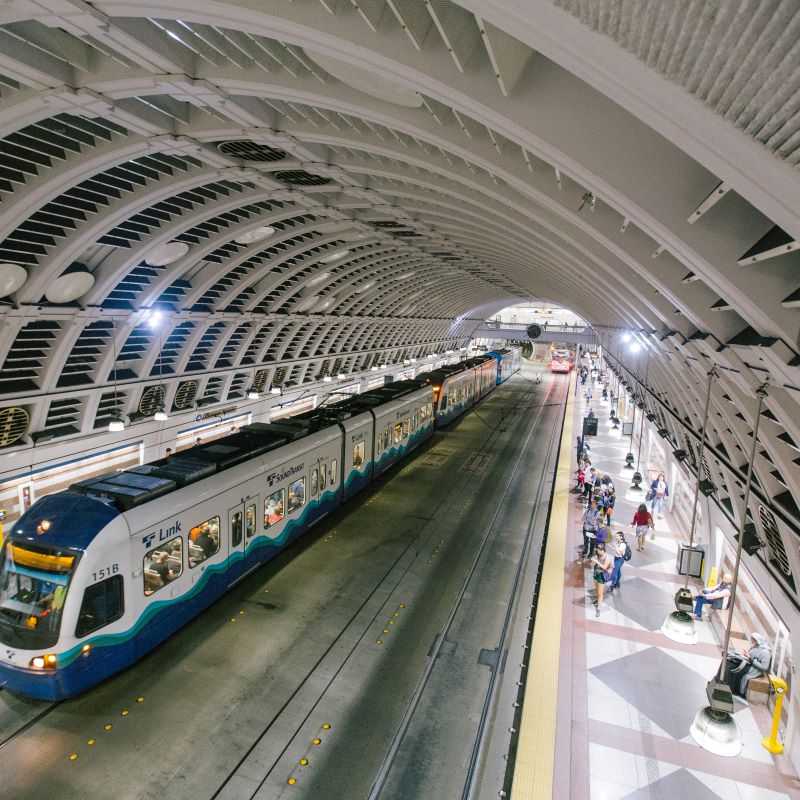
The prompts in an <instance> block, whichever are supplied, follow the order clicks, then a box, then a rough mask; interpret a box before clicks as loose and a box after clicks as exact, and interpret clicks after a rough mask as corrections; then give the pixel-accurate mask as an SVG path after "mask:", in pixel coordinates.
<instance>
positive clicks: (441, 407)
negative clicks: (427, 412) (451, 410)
mask: <svg viewBox="0 0 800 800" xmlns="http://www.w3.org/2000/svg"><path fill="white" fill-rule="evenodd" d="M446 408H447V395H446V394H443V395H442V399H441V400H440V401H439V411H444V410H445V409H446Z"/></svg>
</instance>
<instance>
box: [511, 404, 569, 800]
mask: <svg viewBox="0 0 800 800" xmlns="http://www.w3.org/2000/svg"><path fill="white" fill-rule="evenodd" d="M574 402H575V400H574V395H573V394H572V392H570V393H569V398H568V400H567V408H566V413H565V419H564V430H563V431H562V433H561V447H560V449H559V454H558V467H557V469H556V481H555V486H554V490H553V506H552V509H551V511H550V525H549V527H548V529H547V547H546V548H545V554H544V567H543V569H542V579H541V583H540V584H539V604H538V606H537V609H536V620H535V623H534V628H533V641H532V643H531V650H530V653H531V660H530V663H529V665H528V682H530V681H531V679H533V680H535V681H536V685H537V686H548V687H553V688H552V689H550V690H548V691H546V692H540V691H533V688H534V687H532V686H531V687H529V688H530V689H531V691H526V693H525V700H524V703H523V706H522V719H521V721H520V731H519V741H518V744H517V760H516V762H515V764H514V779H513V782H512V784H511V800H545V798H547V799H548V800H549V798H551V797H552V796H553V765H554V759H555V751H556V705H557V701H558V692H557V691H556V687H557V686H558V662H559V657H560V653H561V612H562V605H563V602H562V601H563V595H564V552H565V551H564V547H565V543H566V536H567V512H568V507H569V502H568V501H569V490H570V486H571V485H572V471H571V470H572V457H571V452H572V415H573V405H574ZM543 600H544V601H545V602H542V601H543Z"/></svg>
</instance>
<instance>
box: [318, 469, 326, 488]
mask: <svg viewBox="0 0 800 800" xmlns="http://www.w3.org/2000/svg"><path fill="white" fill-rule="evenodd" d="M326 485H327V481H326V480H325V465H324V464H323V465H322V466H321V467H320V470H319V490H320V492H324V491H325V486H326Z"/></svg>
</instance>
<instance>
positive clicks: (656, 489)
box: [647, 472, 669, 519]
mask: <svg viewBox="0 0 800 800" xmlns="http://www.w3.org/2000/svg"><path fill="white" fill-rule="evenodd" d="M647 495H648V498H649V499H650V500H652V504H651V505H650V510H651V511H652V512H653V519H655V518H656V515H658V518H659V519H663V518H664V515H663V514H662V513H661V512H662V511H663V510H664V498H665V497H669V486H668V485H667V481H666V480H665V479H664V473H663V472H660V473H659V475H658V477H657V478H656V479H655V480H654V481H653V482H652V483H651V484H650V491H649V492H648V493H647Z"/></svg>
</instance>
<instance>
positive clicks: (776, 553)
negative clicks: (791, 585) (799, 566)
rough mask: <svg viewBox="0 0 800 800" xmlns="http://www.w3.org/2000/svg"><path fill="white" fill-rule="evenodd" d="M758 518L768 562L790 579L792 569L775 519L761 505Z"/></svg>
mask: <svg viewBox="0 0 800 800" xmlns="http://www.w3.org/2000/svg"><path fill="white" fill-rule="evenodd" d="M758 516H759V519H760V521H761V530H762V531H763V533H764V538H765V539H766V540H767V550H768V551H769V560H770V561H771V562H772V563H773V564H774V565H775V566H776V567H777V568H778V569H779V570H780V572H781V573H782V574H783V575H784V576H785V577H787V578H791V577H792V567H791V565H790V564H789V556H788V554H787V553H786V548H785V547H784V546H783V540H782V539H781V534H780V531H779V530H778V526H777V524H776V523H775V517H773V516H772V513H771V512H770V511H769V510H768V509H766V508H764V506H761V505H760V506H759V507H758Z"/></svg>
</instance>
